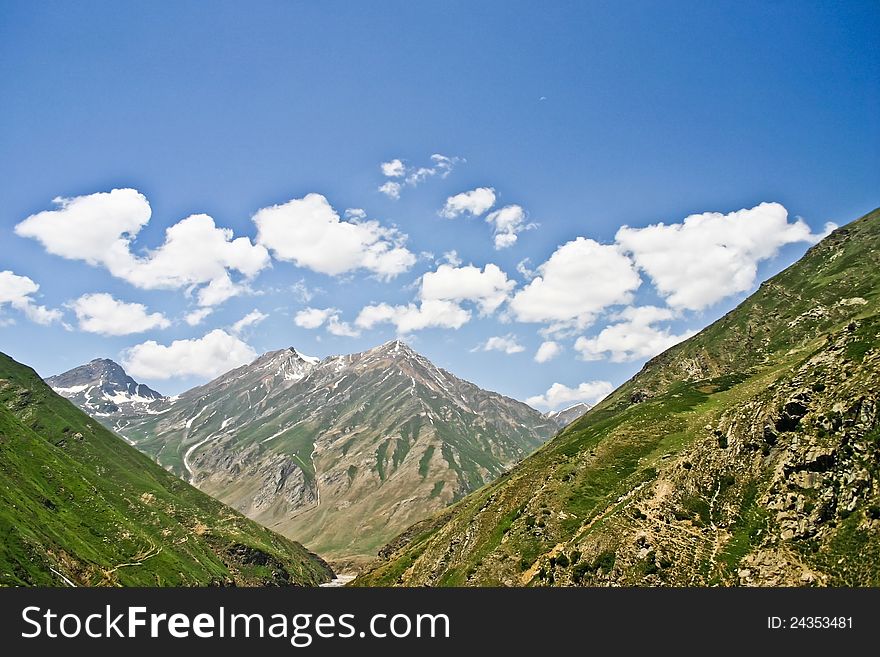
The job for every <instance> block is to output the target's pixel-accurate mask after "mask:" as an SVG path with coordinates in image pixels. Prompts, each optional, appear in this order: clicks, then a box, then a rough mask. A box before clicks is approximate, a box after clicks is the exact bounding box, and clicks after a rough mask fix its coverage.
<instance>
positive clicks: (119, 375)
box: [46, 358, 163, 414]
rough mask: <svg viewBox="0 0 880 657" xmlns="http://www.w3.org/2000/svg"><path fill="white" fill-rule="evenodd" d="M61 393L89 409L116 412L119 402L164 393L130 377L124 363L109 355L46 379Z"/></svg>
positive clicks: (147, 399) (152, 398)
mask: <svg viewBox="0 0 880 657" xmlns="http://www.w3.org/2000/svg"><path fill="white" fill-rule="evenodd" d="M46 383H48V384H49V385H50V386H52V388H53V389H54V390H55V392H57V393H58V394H60V395H62V396H64V397H67V398H68V399H70V400H72V401H74V403H76V404H77V405H79V406H81V407H82V408H85V409H86V410H88V411H89V412H94V413H96V414H98V413H114V412H117V411H119V410H120V408H119V405H120V404H122V405H125V404H131V403H139V404H149V403H150V402H153V401H155V400H158V399H163V395H162V394H161V393H159V392H156V391H155V390H153V389H152V388H150V387H149V386H147V385H145V384H143V383H138V382H137V381H135V380H134V379H133V378H131V377H130V376H129V375H128V373H126V371H125V370H124V369H123V368H122V366H121V365H120V364H119V363H117V362H115V361H113V360H110V359H109V358H95V359H93V360H91V361H89V362H88V363H86V364H85V365H80V366H79V367H74V368H73V369H71V370H68V371H66V372H63V373H61V374H58V375H56V376H50V377H49V378H47V379H46Z"/></svg>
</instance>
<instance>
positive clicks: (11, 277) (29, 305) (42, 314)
mask: <svg viewBox="0 0 880 657" xmlns="http://www.w3.org/2000/svg"><path fill="white" fill-rule="evenodd" d="M39 289H40V286H39V285H38V284H37V283H35V282H34V281H33V280H31V279H30V278H28V277H27V276H18V275H17V274H14V273H12V272H11V271H9V270H6V271H0V308H2V307H3V306H4V305H6V304H7V303H8V304H9V305H10V306H12V307H13V308H15V309H16V310H18V311H19V312H22V313H24V315H25V317H27V318H28V319H29V320H31V321H32V322H35V323H37V324H43V325H47V324H51V323H52V322H57V321H60V320H61V316H62V313H61V311H60V310H55V309H49V308H46V306H41V305H39V304H37V303H36V302H35V301H34V299H33V296H34V295H35V294H36V293H37V291H38V290H39Z"/></svg>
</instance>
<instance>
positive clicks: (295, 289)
mask: <svg viewBox="0 0 880 657" xmlns="http://www.w3.org/2000/svg"><path fill="white" fill-rule="evenodd" d="M290 291H291V292H292V293H293V298H294V299H296V300H297V301H299V302H300V303H308V302H309V301H311V300H312V299H314V298H315V293H316V292H317V291H318V290H313V289H311V288H310V287H309V286H308V285H306V282H305V280H304V279H300V280H298V281H297V282H296V283H294V284H293V285H291V286H290Z"/></svg>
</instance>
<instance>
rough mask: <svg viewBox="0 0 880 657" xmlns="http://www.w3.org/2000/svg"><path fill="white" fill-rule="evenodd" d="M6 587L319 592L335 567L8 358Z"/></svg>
mask: <svg viewBox="0 0 880 657" xmlns="http://www.w3.org/2000/svg"><path fill="white" fill-rule="evenodd" d="M0 534H2V535H3V537H4V538H3V541H2V544H0V585H7V586H15V585H42V586H64V585H66V583H67V582H72V583H74V584H76V585H78V586H98V585H108V586H117V585H123V586H195V585H199V586H204V585H222V584H237V585H265V584H275V585H289V584H305V585H313V584H317V583H320V582H322V581H326V580H327V579H329V577H330V575H331V573H330V570H329V568H327V566H326V564H324V563H323V562H322V561H321V560H320V559H318V558H317V557H315V556H314V555H312V554H310V553H309V552H307V551H306V550H305V549H304V548H303V547H302V546H300V545H299V544H297V543H294V542H292V541H290V540H288V539H285V538H282V537H281V536H278V535H276V534H274V533H272V532H270V531H269V530H267V529H265V528H264V527H261V526H260V525H258V524H256V523H254V522H252V521H250V520H247V519H246V518H244V517H243V516H241V515H240V514H238V513H236V512H235V511H233V510H232V509H230V508H228V507H226V506H224V505H223V504H221V503H219V502H217V501H216V500H213V499H211V498H210V497H208V496H207V495H205V494H203V493H201V492H199V491H197V490H196V489H194V488H192V487H191V486H189V485H188V484H186V483H184V482H183V481H181V480H179V479H178V478H177V477H175V476H173V475H172V474H170V473H168V472H166V471H165V470H163V469H162V468H160V467H159V466H157V465H155V464H154V463H153V462H152V461H151V460H150V459H149V458H147V457H146V456H144V455H142V454H140V453H139V452H138V451H137V450H135V449H134V448H132V447H130V446H128V445H127V444H125V442H123V440H122V439H120V438H118V437H117V436H115V435H113V434H112V433H110V432H109V431H108V430H106V429H105V428H103V427H102V426H101V425H99V424H98V423H97V422H96V421H94V420H92V419H90V418H89V417H88V416H86V415H85V414H84V413H83V412H82V411H80V410H79V409H77V408H76V407H75V406H73V405H72V404H71V403H70V402H68V401H66V400H64V399H62V398H61V397H59V396H58V395H56V394H55V393H54V392H52V390H51V389H50V388H49V387H48V386H47V385H45V384H44V383H43V382H42V381H41V380H40V378H39V377H38V376H37V374H36V373H35V372H34V371H33V370H31V369H29V368H27V367H25V366H23V365H21V364H19V363H17V362H15V361H14V360H12V359H11V358H9V357H8V356H6V355H5V354H0Z"/></svg>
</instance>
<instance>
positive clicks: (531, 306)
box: [510, 237, 641, 332]
mask: <svg viewBox="0 0 880 657" xmlns="http://www.w3.org/2000/svg"><path fill="white" fill-rule="evenodd" d="M537 274H538V275H537V276H536V277H535V278H534V279H533V280H532V281H531V282H530V283H529V284H528V285H526V286H525V287H524V288H523V289H522V290H520V291H519V292H517V293H516V295H515V296H514V297H513V299H512V300H511V302H510V308H511V310H512V312H513V315H514V317H515V318H516V319H517V320H519V321H521V322H544V323H548V324H550V326H549V329H550V332H560V331H564V330H566V329H568V330H570V329H572V328H584V327H586V326H589V325H590V324H591V323H592V322H593V320H594V319H595V316H596V314H597V313H599V312H601V311H602V310H603V309H604V308H607V307H608V306H613V305H618V304H625V303H629V302H630V301H631V299H632V293H633V291H634V290H636V289H637V288H638V287H639V285H640V284H641V279H640V278H639V275H638V273H637V272H636V270H635V267H634V266H633V263H632V261H631V260H630V259H629V258H627V257H626V256H625V255H623V254H622V253H620V251H618V249H617V248H616V247H614V246H609V245H605V244H599V243H597V242H594V241H593V240H590V239H586V238H584V237H578V238H577V239H576V240H573V241H571V242H568V243H566V244H563V245H562V246H560V247H559V248H558V249H556V251H555V252H554V253H553V255H551V256H550V258H549V259H548V260H547V262H545V263H543V264H542V265H540V266H539V267H538V268H537Z"/></svg>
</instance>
